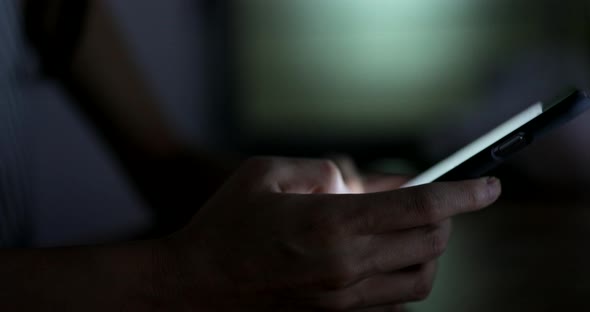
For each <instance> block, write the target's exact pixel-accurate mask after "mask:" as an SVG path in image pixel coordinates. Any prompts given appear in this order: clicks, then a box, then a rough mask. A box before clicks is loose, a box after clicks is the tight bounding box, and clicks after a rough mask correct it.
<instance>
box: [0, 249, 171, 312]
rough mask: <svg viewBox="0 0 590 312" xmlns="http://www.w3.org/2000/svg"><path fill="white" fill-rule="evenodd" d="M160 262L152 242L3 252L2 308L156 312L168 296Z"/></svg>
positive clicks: (0, 260) (0, 276)
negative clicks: (153, 310)
mask: <svg viewBox="0 0 590 312" xmlns="http://www.w3.org/2000/svg"><path fill="white" fill-rule="evenodd" d="M156 263H157V255H156V253H155V252H154V249H153V248H152V246H151V244H149V243H134V244H130V245H121V246H117V247H115V246H111V247H106V246H105V247H79V248H64V249H37V250H2V251H0V310H1V311H123V310H137V311H140V310H141V311H151V309H148V308H149V307H151V306H158V303H159V301H162V300H164V298H165V294H164V293H163V292H162V291H159V290H158V287H157V286H156V282H157V280H158V278H156V276H158V270H154V267H155V266H154V265H155V264H156ZM131 308H133V309H131Z"/></svg>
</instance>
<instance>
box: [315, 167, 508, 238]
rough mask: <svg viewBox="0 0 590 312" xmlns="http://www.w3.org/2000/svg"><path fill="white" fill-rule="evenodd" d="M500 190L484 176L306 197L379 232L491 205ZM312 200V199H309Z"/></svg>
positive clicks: (350, 225) (345, 222)
mask: <svg viewBox="0 0 590 312" xmlns="http://www.w3.org/2000/svg"><path fill="white" fill-rule="evenodd" d="M500 193H501V185H500V181H499V180H498V179H496V178H484V179H478V180H471V181H463V182H446V183H433V184H428V185H422V186H418V187H413V188H406V189H400V190H396V191H391V192H383V193H374V194H359V195H322V196H315V197H313V198H308V199H309V200H310V201H312V200H313V201H316V202H315V203H313V204H314V205H317V206H320V207H323V208H324V209H326V211H327V213H329V214H333V215H334V216H338V218H340V220H339V222H340V223H342V227H343V228H346V229H351V230H353V231H355V232H358V233H360V234H379V233H386V232H392V231H395V230H401V229H409V228H415V227H420V226H425V225H429V224H437V223H440V222H441V221H443V220H446V219H449V218H450V217H452V216H454V215H457V214H462V213H467V212H472V211H477V210H480V209H483V208H484V207H487V206H489V205H491V204H492V203H493V202H494V201H496V200H497V199H498V197H499V196H500ZM310 203H311V202H310Z"/></svg>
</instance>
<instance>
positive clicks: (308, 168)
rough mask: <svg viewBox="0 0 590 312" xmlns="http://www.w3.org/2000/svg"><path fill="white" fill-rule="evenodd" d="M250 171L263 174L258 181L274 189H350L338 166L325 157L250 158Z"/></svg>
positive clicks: (302, 191)
mask: <svg viewBox="0 0 590 312" xmlns="http://www.w3.org/2000/svg"><path fill="white" fill-rule="evenodd" d="M248 165H249V168H250V170H253V174H257V175H261V174H262V175H264V179H263V182H262V184H263V185H264V187H265V188H270V189H271V190H272V191H274V192H277V193H289V194H312V193H323V194H343V193H350V192H349V190H348V189H347V187H346V184H345V183H344V180H343V177H342V174H341V172H340V169H339V168H338V166H337V165H336V164H335V163H334V162H333V161H331V160H325V159H290V158H265V157H261V158H254V159H251V160H249V164H248Z"/></svg>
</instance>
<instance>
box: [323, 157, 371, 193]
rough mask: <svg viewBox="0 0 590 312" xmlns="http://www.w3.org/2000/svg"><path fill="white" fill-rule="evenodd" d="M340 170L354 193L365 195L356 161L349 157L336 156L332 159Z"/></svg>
mask: <svg viewBox="0 0 590 312" xmlns="http://www.w3.org/2000/svg"><path fill="white" fill-rule="evenodd" d="M330 159H332V160H333V161H334V163H335V164H336V166H338V168H339V169H340V172H341V173H342V178H343V179H344V183H346V185H347V186H348V189H349V190H350V191H351V192H352V193H357V194H361V193H365V191H366V190H365V188H364V183H363V179H362V177H361V175H360V174H359V172H358V169H357V167H356V164H355V163H354V160H352V158H350V157H348V156H343V155H336V156H332V157H330Z"/></svg>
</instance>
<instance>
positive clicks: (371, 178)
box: [363, 174, 410, 193]
mask: <svg viewBox="0 0 590 312" xmlns="http://www.w3.org/2000/svg"><path fill="white" fill-rule="evenodd" d="M409 180H410V178H409V177H406V176H397V175H386V174H372V175H367V176H365V177H364V178H363V186H364V190H365V193H378V192H387V191H393V190H397V189H399V188H400V187H401V186H402V185H404V184H405V183H406V182H408V181H409Z"/></svg>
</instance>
